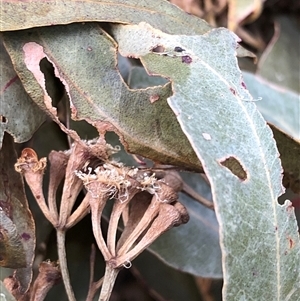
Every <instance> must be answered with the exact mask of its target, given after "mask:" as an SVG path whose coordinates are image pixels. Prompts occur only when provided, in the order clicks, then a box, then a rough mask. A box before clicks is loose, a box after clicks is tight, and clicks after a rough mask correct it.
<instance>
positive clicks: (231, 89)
mask: <svg viewBox="0 0 300 301" xmlns="http://www.w3.org/2000/svg"><path fill="white" fill-rule="evenodd" d="M230 92H231V93H232V94H233V95H236V91H235V90H234V89H233V88H231V87H230Z"/></svg>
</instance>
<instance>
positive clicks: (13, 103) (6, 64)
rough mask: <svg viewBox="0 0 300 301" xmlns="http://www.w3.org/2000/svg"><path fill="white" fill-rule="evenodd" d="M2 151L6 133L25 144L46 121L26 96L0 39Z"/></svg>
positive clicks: (0, 130) (0, 127)
mask: <svg viewBox="0 0 300 301" xmlns="http://www.w3.org/2000/svg"><path fill="white" fill-rule="evenodd" d="M0 68H1V77H0V89H1V93H0V104H1V105H0V149H1V146H2V139H3V136H4V132H8V133H10V134H11V135H12V136H13V137H14V139H15V141H16V142H19V143H21V142H25V141H27V140H29V139H30V138H31V136H32V135H33V133H34V132H35V131H36V130H37V128H38V127H39V126H40V125H41V123H42V122H44V120H45V114H43V112H42V111H41V110H40V109H39V108H38V107H37V105H36V104H35V103H34V102H33V101H32V100H31V99H30V97H29V96H28V94H26V92H25V90H24V88H23V86H22V84H21V82H20V79H19V78H18V76H17V74H16V72H15V70H14V68H13V65H12V63H11V60H10V57H9V56H8V54H7V52H6V50H5V48H4V47H3V43H2V39H0Z"/></svg>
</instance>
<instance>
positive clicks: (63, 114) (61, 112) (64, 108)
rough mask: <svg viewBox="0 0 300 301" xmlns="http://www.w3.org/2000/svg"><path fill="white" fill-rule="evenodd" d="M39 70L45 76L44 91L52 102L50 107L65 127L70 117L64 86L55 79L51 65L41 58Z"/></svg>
mask: <svg viewBox="0 0 300 301" xmlns="http://www.w3.org/2000/svg"><path fill="white" fill-rule="evenodd" d="M40 69H41V71H42V72H43V74H44V76H45V85H46V90H47V93H48V94H49V96H50V97H51V100H52V105H53V106H54V107H56V109H57V116H58V118H59V120H60V121H61V122H62V123H63V124H64V125H66V124H67V122H68V121H67V120H68V116H70V107H69V104H68V96H67V92H66V90H65V86H64V85H63V83H62V82H61V80H60V79H59V78H58V77H56V75H55V73H54V67H53V65H52V64H51V63H50V62H49V61H48V60H47V59H46V58H43V59H42V60H41V61H40Z"/></svg>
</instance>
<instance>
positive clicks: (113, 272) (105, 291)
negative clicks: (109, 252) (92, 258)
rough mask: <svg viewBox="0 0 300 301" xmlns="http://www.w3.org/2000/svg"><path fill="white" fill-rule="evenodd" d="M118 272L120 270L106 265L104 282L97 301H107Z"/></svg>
mask: <svg viewBox="0 0 300 301" xmlns="http://www.w3.org/2000/svg"><path fill="white" fill-rule="evenodd" d="M119 271H120V269H115V268H113V267H112V266H111V265H110V264H109V262H107V263H106V268H105V274H104V280H103V284H102V288H101V293H100V296H99V300H98V301H109V298H110V295H111V293H112V290H113V287H114V284H115V281H116V278H117V276H118V274H119Z"/></svg>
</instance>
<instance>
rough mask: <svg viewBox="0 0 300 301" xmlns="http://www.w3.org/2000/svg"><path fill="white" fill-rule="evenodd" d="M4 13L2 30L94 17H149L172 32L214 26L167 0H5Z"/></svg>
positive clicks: (116, 19) (101, 19) (202, 30)
mask: <svg viewBox="0 0 300 301" xmlns="http://www.w3.org/2000/svg"><path fill="white" fill-rule="evenodd" d="M37 12H38V13H37ZM0 15H1V31H11V30H19V29H26V28H31V27H40V26H49V25H58V24H69V23H73V22H91V21H98V22H112V23H123V24H124V23H125V24H134V23H139V22H141V21H147V22H148V23H149V24H153V25H156V26H158V27H159V28H161V29H166V28H168V31H169V32H170V33H175V32H177V33H182V34H195V33H197V34H203V33H205V32H207V31H208V30H210V29H211V26H210V25H208V24H207V23H206V22H205V21H204V20H201V19H200V18H197V17H195V16H191V15H189V14H187V13H185V12H184V11H182V10H181V9H179V8H178V7H177V6H175V5H172V4H170V3H169V2H168V1H164V0H152V1H145V0H142V1H140V0H129V1H127V0H126V1H125V0H105V1H101V0H94V1H87V0H81V1H80V0H76V1H72V0H64V1H62V0H61V1H57V0H48V1H47V2H44V1H39V0H33V1H26V2H24V1H23V2H21V1H11V0H2V1H1V6H0Z"/></svg>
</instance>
